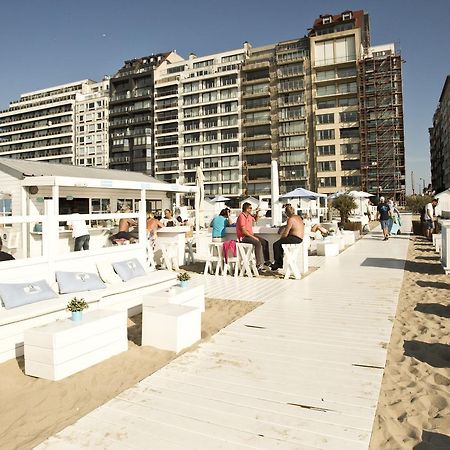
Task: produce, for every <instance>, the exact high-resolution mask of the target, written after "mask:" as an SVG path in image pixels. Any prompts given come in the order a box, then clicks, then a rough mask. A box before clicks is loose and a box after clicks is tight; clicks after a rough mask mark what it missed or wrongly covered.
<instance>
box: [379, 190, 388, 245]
mask: <svg viewBox="0 0 450 450" xmlns="http://www.w3.org/2000/svg"><path fill="white" fill-rule="evenodd" d="M390 218H391V208H390V207H389V205H388V204H387V203H386V202H385V200H384V197H380V203H379V204H378V206H377V219H378V220H379V221H380V225H381V229H382V230H383V235H384V239H383V241H387V240H388V239H389V219H390Z"/></svg>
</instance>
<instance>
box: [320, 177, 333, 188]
mask: <svg viewBox="0 0 450 450" xmlns="http://www.w3.org/2000/svg"><path fill="white" fill-rule="evenodd" d="M319 186H320V187H336V177H323V178H319Z"/></svg>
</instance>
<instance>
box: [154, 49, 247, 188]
mask: <svg viewBox="0 0 450 450" xmlns="http://www.w3.org/2000/svg"><path fill="white" fill-rule="evenodd" d="M246 50H247V47H246V46H245V45H244V48H242V49H238V50H232V51H228V52H224V53H218V54H215V55H210V56H204V57H201V58H197V57H196V56H195V55H193V54H191V55H190V57H189V59H188V60H186V61H184V60H183V61H180V62H177V63H175V64H166V65H165V66H161V67H159V68H158V69H156V71H155V141H156V142H155V146H156V154H155V156H156V163H155V175H156V176H157V177H158V178H160V179H163V180H165V181H175V180H177V179H178V180H179V181H180V182H182V183H186V184H193V183H195V173H196V169H197V167H201V168H202V169H203V173H204V177H205V194H206V195H231V196H238V195H239V194H240V193H241V186H242V149H241V136H240V131H239V130H240V122H241V111H240V108H239V104H240V95H241V90H240V76H239V72H240V65H241V63H242V61H243V60H244V58H245V52H246Z"/></svg>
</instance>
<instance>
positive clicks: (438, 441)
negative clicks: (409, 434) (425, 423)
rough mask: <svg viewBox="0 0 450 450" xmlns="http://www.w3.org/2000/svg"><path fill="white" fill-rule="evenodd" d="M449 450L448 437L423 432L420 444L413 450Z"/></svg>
mask: <svg viewBox="0 0 450 450" xmlns="http://www.w3.org/2000/svg"><path fill="white" fill-rule="evenodd" d="M448 449H450V436H447V435H445V434H441V433H435V432H431V431H423V433H422V442H420V443H419V444H417V445H416V446H415V447H414V448H413V450H448Z"/></svg>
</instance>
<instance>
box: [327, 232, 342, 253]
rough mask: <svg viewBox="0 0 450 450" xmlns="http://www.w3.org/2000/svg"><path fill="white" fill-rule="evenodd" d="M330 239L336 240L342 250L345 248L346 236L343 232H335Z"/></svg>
mask: <svg viewBox="0 0 450 450" xmlns="http://www.w3.org/2000/svg"><path fill="white" fill-rule="evenodd" d="M330 239H331V240H332V241H333V242H336V243H337V244H338V246H339V251H340V252H341V251H342V250H344V249H345V238H344V236H342V235H341V234H335V235H331V236H330Z"/></svg>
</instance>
